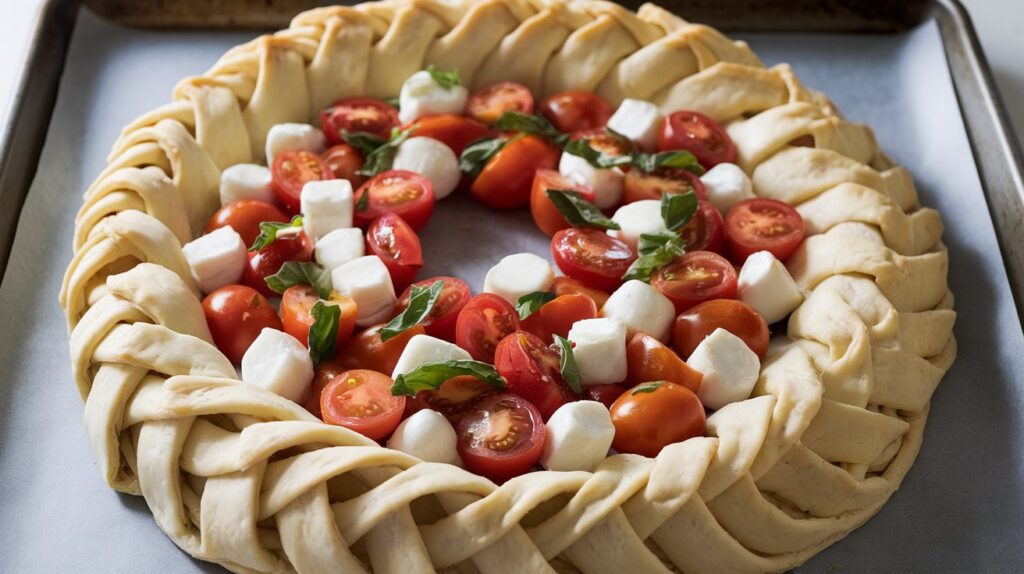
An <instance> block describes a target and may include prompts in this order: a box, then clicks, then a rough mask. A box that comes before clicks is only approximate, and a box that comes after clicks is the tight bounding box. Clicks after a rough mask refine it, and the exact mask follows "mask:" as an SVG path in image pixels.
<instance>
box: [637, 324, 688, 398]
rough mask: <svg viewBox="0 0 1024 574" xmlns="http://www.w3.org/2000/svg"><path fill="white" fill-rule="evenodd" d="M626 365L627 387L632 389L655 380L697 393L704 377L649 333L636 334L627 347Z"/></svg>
mask: <svg viewBox="0 0 1024 574" xmlns="http://www.w3.org/2000/svg"><path fill="white" fill-rule="evenodd" d="M626 365H627V366H628V371H627V373H626V384H627V385H629V386H631V387H632V386H636V385H639V384H640V383H649V382H651V381H668V382H670V383H675V384H677V385H682V386H684V387H686V388H688V389H690V390H691V391H693V392H695V393H696V392H697V389H698V388H700V380H701V379H702V378H703V375H701V374H700V373H699V372H698V371H696V370H694V369H692V368H690V366H689V365H687V364H686V363H684V362H683V360H682V359H680V358H679V355H676V354H675V352H674V351H673V350H672V349H669V348H668V347H666V346H665V345H663V344H662V343H661V341H659V340H657V339H655V338H654V337H652V336H650V335H647V334H645V333H636V334H635V335H633V338H632V339H630V340H629V344H628V345H626Z"/></svg>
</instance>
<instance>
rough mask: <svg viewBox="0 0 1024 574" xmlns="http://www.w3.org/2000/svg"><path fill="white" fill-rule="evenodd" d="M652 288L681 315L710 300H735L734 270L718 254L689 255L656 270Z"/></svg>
mask: <svg viewBox="0 0 1024 574" xmlns="http://www.w3.org/2000/svg"><path fill="white" fill-rule="evenodd" d="M651 286H653V287H654V288H655V289H657V290H658V291H661V293H662V294H663V295H665V296H666V297H668V298H669V299H671V300H672V303H673V304H675V306H676V312H677V313H682V312H683V311H685V310H687V309H689V308H690V307H693V306H694V305H696V304H697V303H701V302H703V301H707V300H709V299H735V298H736V269H735V268H734V267H733V266H732V263H729V261H727V260H726V259H725V258H724V257H722V256H721V255H718V254H717V253H712V252H710V251H691V252H689V253H686V254H684V255H683V256H682V257H680V258H678V259H676V260H675V261H673V262H672V263H669V264H668V265H666V266H664V267H662V268H661V269H659V270H657V271H656V272H655V273H654V275H652V276H651Z"/></svg>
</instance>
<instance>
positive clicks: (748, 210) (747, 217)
mask: <svg viewBox="0 0 1024 574" xmlns="http://www.w3.org/2000/svg"><path fill="white" fill-rule="evenodd" d="M725 230H726V235H727V237H728V238H729V249H730V253H731V254H732V256H733V258H734V259H736V260H737V261H738V262H740V263H742V262H743V261H746V260H747V257H750V255H752V254H754V253H756V252H758V251H769V252H771V254H772V255H774V256H775V257H776V258H777V259H778V260H779V261H785V260H786V259H789V256H790V255H792V254H793V252H794V251H796V249H797V247H799V246H800V242H802V241H803V240H804V219H803V217H801V216H800V214H799V213H797V211H796V210H795V209H793V208H792V207H791V206H789V205H788V204H786V203H783V202H781V201H777V200H775V199H767V198H756V199H748V200H746V201H742V202H740V203H737V204H736V205H734V206H732V207H731V208H730V209H729V212H728V213H727V214H726V215H725Z"/></svg>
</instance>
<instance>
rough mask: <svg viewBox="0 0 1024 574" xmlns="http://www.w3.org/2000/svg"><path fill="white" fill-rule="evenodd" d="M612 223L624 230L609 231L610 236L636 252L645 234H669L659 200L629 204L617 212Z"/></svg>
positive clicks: (645, 200) (644, 200)
mask: <svg viewBox="0 0 1024 574" xmlns="http://www.w3.org/2000/svg"><path fill="white" fill-rule="evenodd" d="M612 221H614V222H615V223H618V224H619V227H621V228H622V229H609V230H608V235H611V236H612V237H616V238H618V239H621V240H622V241H623V242H624V243H626V244H627V245H629V246H630V247H632V248H633V250H634V251H635V250H636V244H637V242H638V241H640V236H641V235H642V234H644V233H668V232H669V231H668V227H665V220H664V219H662V218H661V202H660V201H658V200H657V199H643V200H640V201H634V202H633V203H627V204H626V205H623V206H622V207H620V208H618V209H617V210H615V215H613V216H612Z"/></svg>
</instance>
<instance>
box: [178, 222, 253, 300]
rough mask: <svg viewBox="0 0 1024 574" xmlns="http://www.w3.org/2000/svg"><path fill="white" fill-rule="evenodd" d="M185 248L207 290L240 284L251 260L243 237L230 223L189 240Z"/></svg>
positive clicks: (193, 268)
mask: <svg viewBox="0 0 1024 574" xmlns="http://www.w3.org/2000/svg"><path fill="white" fill-rule="evenodd" d="M181 251H182V253H184V254H185V260H186V261H188V266H189V267H190V268H191V269H192V277H193V278H194V279H195V280H196V283H198V284H199V288H200V289H202V290H203V293H209V292H211V291H214V290H217V289H220V288H221V287H224V286H225V285H231V284H232V283H238V282H239V281H240V280H241V279H242V272H243V271H245V264H246V261H248V257H247V256H246V248H245V243H243V242H242V237H241V236H240V235H238V232H237V231H235V230H234V229H233V228H231V227H228V226H224V227H219V228H217V229H215V230H213V231H211V232H210V233H207V234H206V235H202V236H200V237H197V238H195V239H193V240H192V241H189V242H188V243H186V244H185V246H184V247H182V248H181Z"/></svg>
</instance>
